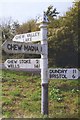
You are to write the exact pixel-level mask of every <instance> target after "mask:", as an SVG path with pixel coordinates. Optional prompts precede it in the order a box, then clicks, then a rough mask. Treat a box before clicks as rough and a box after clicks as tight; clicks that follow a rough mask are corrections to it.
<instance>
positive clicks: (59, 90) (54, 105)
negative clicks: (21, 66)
mask: <svg viewBox="0 0 80 120" xmlns="http://www.w3.org/2000/svg"><path fill="white" fill-rule="evenodd" d="M0 72H1V71H0ZM0 82H1V83H2V94H1V91H0V94H1V98H2V99H1V98H0V103H1V102H2V116H3V118H44V117H45V116H43V115H41V79H40V76H38V75H33V74H31V73H26V72H17V71H9V70H3V71H2V81H0ZM79 85H80V82H79V80H49V116H48V118H78V117H80V116H79V107H80V99H79V96H80V88H79Z"/></svg>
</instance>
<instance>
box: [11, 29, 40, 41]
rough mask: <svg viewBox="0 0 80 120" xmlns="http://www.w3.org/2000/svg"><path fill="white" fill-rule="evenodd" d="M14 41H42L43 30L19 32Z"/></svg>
mask: <svg viewBox="0 0 80 120" xmlns="http://www.w3.org/2000/svg"><path fill="white" fill-rule="evenodd" d="M13 41H16V42H37V41H41V32H40V31H36V32H31V33H24V34H18V35H16V36H14V38H13Z"/></svg>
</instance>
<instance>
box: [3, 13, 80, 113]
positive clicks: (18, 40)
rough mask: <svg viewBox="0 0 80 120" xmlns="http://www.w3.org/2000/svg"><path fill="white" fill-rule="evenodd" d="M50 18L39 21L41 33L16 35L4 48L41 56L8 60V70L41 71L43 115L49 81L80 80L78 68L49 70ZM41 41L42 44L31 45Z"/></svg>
mask: <svg viewBox="0 0 80 120" xmlns="http://www.w3.org/2000/svg"><path fill="white" fill-rule="evenodd" d="M47 23H48V18H47V16H46V14H45V13H43V14H42V16H41V17H40V18H38V19H37V24H39V28H40V31H36V32H31V33H24V34H19V35H16V36H15V37H14V38H13V41H5V42H4V43H3V44H2V48H3V50H4V51H5V52H7V53H9V54H10V53H14V54H17V53H26V54H41V59H37V58H36V59H7V60H6V61H5V63H4V65H5V66H6V68H8V69H11V68H15V69H17V68H22V69H23V68H24V69H27V68H30V69H35V68H36V69H41V88H42V89H41V113H42V114H43V115H48V79H78V77H79V75H78V74H79V71H78V69H76V68H49V69H48V43H47ZM37 41H40V42H41V44H40V43H39V44H33V43H32V44H31V42H37Z"/></svg>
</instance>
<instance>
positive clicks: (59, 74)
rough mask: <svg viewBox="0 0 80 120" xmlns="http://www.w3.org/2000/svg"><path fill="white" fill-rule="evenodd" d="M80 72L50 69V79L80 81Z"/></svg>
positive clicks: (73, 69)
mask: <svg viewBox="0 0 80 120" xmlns="http://www.w3.org/2000/svg"><path fill="white" fill-rule="evenodd" d="M78 74H79V71H78V69H76V68H49V69H48V78H49V79H78Z"/></svg>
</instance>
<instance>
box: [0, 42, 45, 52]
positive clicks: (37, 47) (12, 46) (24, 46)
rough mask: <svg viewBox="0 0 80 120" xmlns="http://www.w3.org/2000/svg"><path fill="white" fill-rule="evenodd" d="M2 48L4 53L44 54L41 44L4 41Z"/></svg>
mask: <svg viewBox="0 0 80 120" xmlns="http://www.w3.org/2000/svg"><path fill="white" fill-rule="evenodd" d="M2 48H3V49H4V51H5V52H6V53H14V54H16V53H26V54H44V50H45V49H44V47H42V46H41V44H31V43H21V42H14V41H5V42H4V43H3V44H2Z"/></svg>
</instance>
